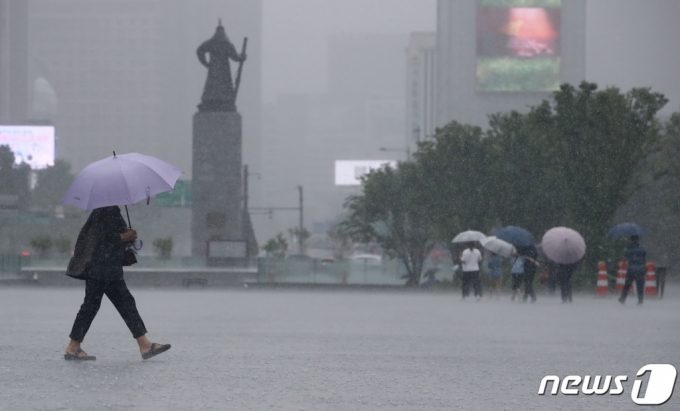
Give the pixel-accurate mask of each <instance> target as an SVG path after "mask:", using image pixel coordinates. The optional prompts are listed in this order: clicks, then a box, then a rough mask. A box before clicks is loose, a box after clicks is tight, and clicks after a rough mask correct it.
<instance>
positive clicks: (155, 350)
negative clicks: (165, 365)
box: [142, 343, 171, 360]
mask: <svg viewBox="0 0 680 411" xmlns="http://www.w3.org/2000/svg"><path fill="white" fill-rule="evenodd" d="M170 347H171V345H170V344H163V345H161V344H156V343H151V349H150V350H149V351H148V352H147V353H146V354H142V359H143V360H148V359H149V358H151V357H155V356H157V355H158V354H161V353H164V352H166V351H167V350H169V349H170Z"/></svg>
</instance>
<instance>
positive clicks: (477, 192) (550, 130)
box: [346, 82, 680, 281]
mask: <svg viewBox="0 0 680 411" xmlns="http://www.w3.org/2000/svg"><path fill="white" fill-rule="evenodd" d="M667 101H668V100H667V99H666V98H665V97H664V96H663V95H662V94H659V93H655V92H652V91H651V90H649V89H646V88H640V89H633V90H631V91H629V92H627V93H622V92H620V90H619V89H617V88H613V87H612V88H607V89H604V90H598V89H597V85H595V84H592V83H587V82H583V83H581V84H580V85H579V86H578V87H574V86H571V85H568V84H564V85H562V86H561V87H560V90H559V91H556V92H555V93H554V94H553V97H552V99H550V100H549V101H548V100H546V101H543V102H542V103H541V104H539V105H537V106H534V107H531V108H530V109H529V111H528V112H527V113H519V112H516V111H511V112H508V113H498V114H494V115H492V116H490V121H489V127H488V129H487V130H483V129H482V128H480V127H475V126H470V125H465V124H460V123H458V122H455V121H454V122H451V123H450V124H448V125H446V126H445V127H443V128H441V129H438V130H437V133H436V134H435V136H433V138H432V139H430V140H428V141H426V142H423V143H421V144H420V146H419V150H418V152H417V153H416V154H415V156H414V157H415V160H414V162H413V163H401V164H400V165H399V167H398V169H397V170H389V169H387V170H381V171H378V172H373V173H370V174H369V175H368V176H367V177H366V178H365V180H364V193H363V194H362V195H358V196H353V197H350V199H349V200H348V202H347V204H346V205H347V207H348V208H349V211H350V217H349V219H348V220H347V223H346V224H347V225H348V227H351V228H352V230H353V231H352V232H353V233H354V236H355V237H356V238H357V239H360V240H362V241H369V240H377V241H378V242H380V243H381V245H383V247H384V248H385V249H386V250H390V251H391V252H393V253H395V254H397V255H398V256H400V257H401V258H403V259H404V260H405V262H407V261H411V263H410V264H411V266H410V271H409V273H416V272H418V267H416V266H415V265H414V264H413V261H416V260H417V261H421V260H419V259H413V258H411V257H410V256H411V255H412V254H413V252H414V251H415V252H416V254H417V255H418V256H423V255H427V254H426V253H425V251H427V250H429V249H431V245H432V244H433V242H434V241H439V242H444V243H446V244H448V243H449V242H450V240H451V238H453V237H454V236H455V235H456V234H457V233H459V232H461V231H464V230H467V229H474V230H481V231H484V232H487V233H489V232H491V231H492V230H493V229H494V228H497V227H500V226H504V225H510V224H511V225H517V226H521V227H524V228H526V229H528V230H529V231H531V232H532V233H534V235H535V236H536V237H537V239H540V238H541V236H542V234H543V233H544V232H545V231H546V230H548V229H550V228H552V227H556V226H560V225H565V226H569V227H572V228H574V229H576V230H577V231H579V232H580V233H581V234H582V235H583V236H584V238H585V240H586V243H587V244H588V247H589V248H588V249H589V251H590V252H589V253H588V254H586V261H585V264H584V269H585V270H589V271H592V270H593V269H594V266H595V262H596V261H597V260H598V258H600V257H601V255H599V254H601V253H602V252H604V251H605V249H606V248H608V243H607V240H606V239H605V235H606V232H607V229H608V228H609V226H610V225H611V224H613V223H614V222H613V221H612V218H613V216H614V214H615V212H616V210H617V209H618V208H619V207H620V206H621V205H622V204H623V203H624V202H625V201H626V199H627V198H628V197H629V196H630V195H631V193H632V187H634V184H633V183H634V182H635V181H636V178H637V175H639V171H640V168H641V165H642V164H643V160H644V159H645V158H647V157H648V156H649V154H650V153H651V152H653V150H654V148H655V147H658V144H657V143H658V141H659V138H660V136H661V135H664V136H666V143H665V144H666V146H667V147H670V146H672V147H674V149H675V150H676V151H675V152H676V153H678V152H680V115H675V116H673V118H672V121H671V122H670V123H669V124H668V125H666V127H665V128H664V127H662V126H661V124H660V123H659V121H658V120H657V119H656V114H657V113H658V111H659V110H660V109H661V108H662V107H663V106H664V105H665V104H666V103H667ZM662 130H663V131H664V132H663V133H662ZM667 173H668V174H669V175H673V176H677V178H678V179H680V166H677V162H675V161H673V162H672V165H670V162H669V166H668V167H667ZM407 250H410V251H407ZM423 253H424V254H423ZM423 259H424V256H423ZM408 266H409V264H407V267H408ZM420 267H421V268H422V265H421V266H420ZM418 273H419V272H418ZM593 278H594V277H593ZM410 280H411V281H416V280H419V277H417V276H416V275H415V274H413V277H412V278H411V279H410Z"/></svg>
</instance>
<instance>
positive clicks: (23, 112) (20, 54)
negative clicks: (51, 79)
mask: <svg viewBox="0 0 680 411" xmlns="http://www.w3.org/2000/svg"><path fill="white" fill-rule="evenodd" d="M29 93H30V88H29V83H28V2H26V1H24V0H0V124H22V123H24V122H25V121H26V120H27V117H28V105H29Z"/></svg>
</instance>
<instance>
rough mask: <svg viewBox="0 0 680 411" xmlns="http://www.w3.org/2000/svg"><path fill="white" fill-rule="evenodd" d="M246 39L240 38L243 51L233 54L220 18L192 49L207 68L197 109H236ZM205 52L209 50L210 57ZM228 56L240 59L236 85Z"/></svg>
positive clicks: (234, 51)
mask: <svg viewBox="0 0 680 411" xmlns="http://www.w3.org/2000/svg"><path fill="white" fill-rule="evenodd" d="M247 41H248V38H245V39H244V40H243V51H241V54H237V52H236V48H235V47H234V45H233V44H231V42H230V41H229V38H228V37H227V33H225V31H224V27H222V21H221V20H220V22H219V25H218V26H217V29H216V30H215V35H214V36H212V38H211V39H209V40H206V41H205V42H203V44H201V45H200V46H199V47H198V49H197V50H196V54H198V60H199V61H200V62H201V64H203V65H204V66H206V67H207V68H208V78H207V79H206V81H205V87H204V89H203V96H201V104H199V105H198V109H199V111H232V112H233V111H236V94H237V93H238V87H239V83H240V81H241V69H242V68H243V62H244V61H245V60H246V54H245V52H246V44H247ZM206 53H208V54H210V60H207V59H206V57H205V55H206ZM229 59H231V60H234V61H238V62H239V63H240V64H239V67H238V73H237V75H236V87H234V83H233V82H232V79H231V66H230V64H229Z"/></svg>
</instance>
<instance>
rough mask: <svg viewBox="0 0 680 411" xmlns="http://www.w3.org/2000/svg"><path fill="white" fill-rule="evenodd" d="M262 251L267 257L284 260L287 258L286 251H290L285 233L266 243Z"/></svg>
mask: <svg viewBox="0 0 680 411" xmlns="http://www.w3.org/2000/svg"><path fill="white" fill-rule="evenodd" d="M262 250H264V251H265V252H266V253H267V257H275V258H283V257H285V256H286V251H288V240H286V238H285V237H284V235H283V233H278V234H277V235H276V236H274V238H270V239H269V241H267V242H266V243H265V245H264V246H263V247H262Z"/></svg>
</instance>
